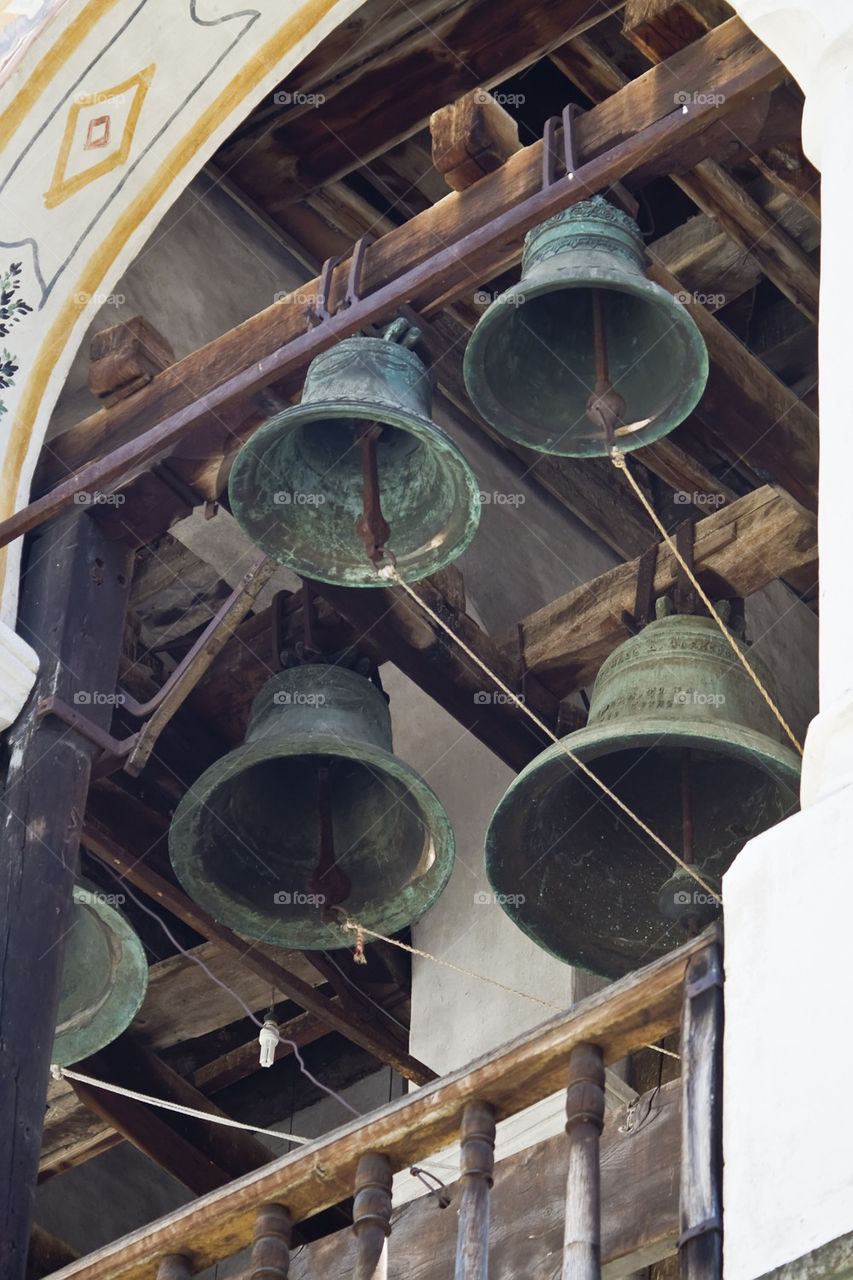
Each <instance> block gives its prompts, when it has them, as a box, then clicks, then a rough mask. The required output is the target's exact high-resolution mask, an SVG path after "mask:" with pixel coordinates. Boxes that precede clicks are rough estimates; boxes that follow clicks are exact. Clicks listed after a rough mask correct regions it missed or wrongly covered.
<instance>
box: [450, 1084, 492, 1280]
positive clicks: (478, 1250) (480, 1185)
mask: <svg viewBox="0 0 853 1280" xmlns="http://www.w3.org/2000/svg"><path fill="white" fill-rule="evenodd" d="M461 1164H462V1203H461V1205H460V1207H459V1229H458V1233H457V1236H456V1270H455V1272H454V1280H488V1275H489V1200H490V1192H491V1188H492V1182H493V1181H494V1172H495V1113H494V1109H493V1108H492V1107H490V1106H489V1105H488V1103H485V1102H469V1103H468V1105H467V1107H466V1108H465V1111H464V1113H463V1116H462V1152H461Z"/></svg>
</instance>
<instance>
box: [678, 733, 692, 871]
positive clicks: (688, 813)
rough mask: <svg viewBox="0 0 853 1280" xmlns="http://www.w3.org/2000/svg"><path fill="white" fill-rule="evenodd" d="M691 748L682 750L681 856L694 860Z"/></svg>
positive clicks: (689, 861) (686, 860) (686, 859)
mask: <svg viewBox="0 0 853 1280" xmlns="http://www.w3.org/2000/svg"><path fill="white" fill-rule="evenodd" d="M690 767H691V759H690V748H689V747H684V748H683V750H682V752H681V856H682V858H683V859H684V861H685V862H688V863H692V862H693V795H692V788H691V785H690V783H691V778H690Z"/></svg>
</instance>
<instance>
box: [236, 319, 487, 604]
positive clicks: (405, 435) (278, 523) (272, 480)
mask: <svg viewBox="0 0 853 1280" xmlns="http://www.w3.org/2000/svg"><path fill="white" fill-rule="evenodd" d="M430 403H431V387H430V379H429V373H428V371H427V369H426V368H425V366H424V365H423V364H422V362H421V361H420V360H419V359H418V357H417V356H416V355H415V354H414V352H413V351H410V350H409V349H408V348H407V347H405V346H400V345H398V344H397V343H396V342H393V341H386V340H384V339H381V338H362V337H355V338H347V339H345V340H344V341H343V342H339V343H338V344H337V345H336V346H334V347H332V348H331V350H329V351H326V352H324V353H323V354H322V355H319V356H317V358H316V359H315V360H313V361H312V362H311V365H310V367H309V369H308V375H307V377H306V380H305V387H304V390H303V394H302V402H301V404H299V405H296V406H294V407H293V408H291V409H286V410H285V411H284V412H283V413H280V414H278V415H277V416H276V417H275V418H272V419H271V420H270V421H269V422H267V423H265V425H264V426H263V427H261V429H260V430H259V431H258V432H257V433H256V434H255V435H254V436H252V438H251V439H250V440H249V441H248V442H247V443H246V444H245V445H244V446H243V448H242V449H241V450H240V452H239V454H238V455H237V458H236V460H235V462H234V466H233V469H232V471H231V479H230V484H229V496H230V500H231V509H232V511H233V513H234V516H235V517H236V519H237V521H238V523H239V524H240V525H241V527H242V528H243V529H244V530H245V532H246V533H247V534H248V535H249V537H250V538H251V539H252V541H253V542H254V543H255V544H256V545H257V546H258V547H260V548H261V549H262V550H264V551H266V552H267V553H268V554H269V555H271V556H273V557H274V558H275V559H276V560H278V561H279V562H280V563H281V564H284V565H287V566H288V567H289V568H291V569H294V570H295V571H296V572H297V573H299V574H301V575H303V576H306V577H309V578H314V579H316V580H317V581H319V582H331V583H337V584H339V585H341V586H347V587H375V586H377V585H381V583H380V582H379V579H378V578H377V573H376V569H375V567H374V566H373V564H371V563H370V560H369V559H368V555H367V552H366V551H365V544H364V542H363V540H362V539H361V537H360V536H359V533H358V532H357V524H358V521H359V518H360V517H361V515H362V508H363V499H364V477H363V459H362V455H361V453H360V450H359V448H358V447H357V445H356V436H357V433H358V431H359V429H363V428H364V427H365V424H371V423H376V424H378V426H379V427H381V428H382V431H381V435H379V437H378V440H377V442H376V444H375V462H376V480H377V483H378V496H379V501H380V502H381V508H382V514H383V516H384V518H385V520H386V521H387V523H388V525H389V526H390V534H389V536H388V539H387V546H388V548H389V549H390V551H391V552H393V555H394V556H395V557H396V564H397V571H398V573H399V574H400V575H401V577H403V578H404V579H406V580H407V581H415V580H417V579H419V578H423V577H426V576H427V574H430V573H435V572H436V571H437V570H438V569H441V568H443V567H444V566H445V565H447V564H449V563H450V562H451V561H452V560H454V559H455V558H456V557H457V556H458V555H459V554H460V553H461V552H462V551H464V550H465V548H466V547H467V546H468V543H469V542H470V541H471V539H472V538H473V536H474V533H475V532H476V529H477V523H478V520H479V514H480V507H479V486H478V484H477V482H476V480H475V478H474V475H473V473H472V471H471V469H470V467H469V466H468V464H467V462H466V461H465V459H464V457H463V456H462V454H461V452H460V451H459V449H458V448H457V446H456V444H455V443H454V442H453V440H451V438H450V436H448V435H447V434H446V433H445V432H444V431H442V429H441V428H440V427H439V426H437V425H436V424H435V423H434V422H433V421H432V419H431V418H430Z"/></svg>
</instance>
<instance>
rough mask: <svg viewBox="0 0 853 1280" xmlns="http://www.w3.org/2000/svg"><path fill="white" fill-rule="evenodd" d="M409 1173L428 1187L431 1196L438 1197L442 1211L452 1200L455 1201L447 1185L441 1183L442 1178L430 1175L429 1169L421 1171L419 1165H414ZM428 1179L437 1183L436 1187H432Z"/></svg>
mask: <svg viewBox="0 0 853 1280" xmlns="http://www.w3.org/2000/svg"><path fill="white" fill-rule="evenodd" d="M409 1173H410V1174H411V1175H412V1177H413V1178H417V1179H418V1181H419V1182H422V1183H423V1184H424V1186H425V1187H426V1189H427V1191H428V1192H429V1194H430V1195H431V1196H435V1197H436V1199H437V1200H438V1205H439V1208H440V1209H446V1208H447V1206H448V1205H449V1204H450V1202H451V1200H452V1199H453V1196H452V1194H451V1192H450V1191H448V1189H447V1187H446V1186H445V1184H444V1183H443V1182H442V1181H441V1178H438V1177H436V1175H435V1174H434V1173H430V1171H429V1169H421V1168H419V1167H418V1166H417V1165H412V1167H411V1169H410V1170H409ZM428 1178H431V1179H432V1181H433V1182H434V1183H435V1186H434V1187H431V1186H430V1184H429V1182H428V1181H427V1179H428Z"/></svg>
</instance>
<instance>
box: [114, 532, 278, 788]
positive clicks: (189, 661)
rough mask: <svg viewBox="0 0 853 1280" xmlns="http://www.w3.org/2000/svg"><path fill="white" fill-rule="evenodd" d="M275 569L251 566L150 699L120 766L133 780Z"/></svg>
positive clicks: (265, 563)
mask: <svg viewBox="0 0 853 1280" xmlns="http://www.w3.org/2000/svg"><path fill="white" fill-rule="evenodd" d="M277 568H278V565H277V564H276V563H275V561H274V560H268V559H267V557H266V556H264V557H263V558H262V559H261V560H258V561H257V562H256V563H255V564H254V565H252V568H251V569H250V570H249V572H248V573H247V574H245V576H244V577H243V579H242V581H241V582H240V583H239V584H238V586H237V587H236V588H235V589H234V591H233V592H232V593H231V595H230V597H229V598H228V600H226V602H225V605H224V606H223V608H222V609H220V610H219V613H218V614H217V615H216V617H215V618H214V619H213V622H212V623H211V624H210V625H209V626H208V627H206V628H205V630H204V632H203V633H202V635H201V636H200V637H199V639H198V640H197V641H196V643H195V644H194V645H193V647H192V649H190V651H189V653H188V654H187V655H186V657H185V658H184V660H183V661H182V662H181V663H179V664H178V666H177V667H176V668H175V670H174V671H173V672H172V674H171V676H170V677H169V679H168V680H167V681H166V683H165V685H164V686H163V688H162V689H161V690H160V692H159V694H157V695H156V697H155V698H152V699H151V701H152V702H154V703H155V704H156V705H155V710H154V714H153V715H152V716H151V718H150V719H149V720H146V722H145V724H144V725H143V726H142V728H141V729H140V730H139V733H138V734H136V735H135V738H136V741H135V742H134V744H133V748H132V750H131V752H130V755H129V757H128V759H127V763H126V764H125V766H124V768H125V772H126V773H129V774H130V775H131V776H132V777H137V776H138V775H139V774H140V773H141V772H142V770H143V769H144V768H145V766H146V764H147V763H148V761H149V759H150V757H151V752H152V751H153V750H154V747H155V745H156V743H157V739H158V738H159V737H160V734H161V733H162V732H163V730H164V729H165V727H166V725H167V724H168V723H169V721H170V720H171V719H172V717H173V716H174V715H175V713H176V711H177V710H178V708H179V707H180V706H181V705H182V704H183V703H184V702H185V701H186V699H187V698H188V697H189V695H190V693H192V691H193V689H194V688H195V687H196V685H197V684H198V682H199V680H201V678H202V676H203V675H204V673H205V671H207V669H208V667H210V665H211V664H212V662H213V660H214V659H215V658H216V656H217V654H218V653H220V652H221V650H222V649H223V648H224V647H225V644H226V642H227V641H228V640H229V639H230V638H231V636H232V635H233V634H234V632H235V631H236V630H237V628H238V626H239V625H240V623H241V622H242V621H243V619H244V618H245V616H246V614H247V613H248V612H249V610H250V609H251V608H252V605H253V604H254V603H255V602H256V600H257V598H258V596H259V595H260V594H261V591H262V590H263V589H264V586H265V585H266V583H267V582H268V581H269V579H270V578H271V577H272V575H273V574H274V573H275V571H276V569H277Z"/></svg>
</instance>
